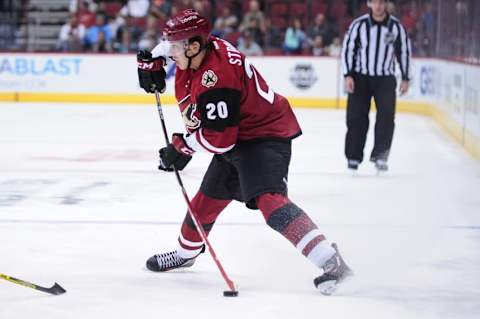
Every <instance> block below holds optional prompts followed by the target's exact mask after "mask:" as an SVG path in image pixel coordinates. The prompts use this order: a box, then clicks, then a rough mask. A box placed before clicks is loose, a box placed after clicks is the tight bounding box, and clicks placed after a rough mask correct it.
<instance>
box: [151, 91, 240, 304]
mask: <svg viewBox="0 0 480 319" xmlns="http://www.w3.org/2000/svg"><path fill="white" fill-rule="evenodd" d="M155 98H156V99H157V110H158V115H159V116H160V123H161V124H162V130H163V137H164V138H165V144H167V145H168V144H169V143H170V140H169V138H168V133H167V127H166V126H165V118H164V117H163V111H162V103H161V101H160V93H159V92H158V91H155ZM173 170H174V172H175V176H176V177H177V181H178V185H179V186H180V189H181V190H182V194H183V198H184V199H185V202H186V203H187V207H188V213H189V214H190V217H192V220H193V223H194V224H195V227H196V228H197V231H198V234H199V235H200V237H201V238H202V240H203V241H204V242H205V244H206V245H207V248H208V251H209V252H210V256H212V258H213V260H214V261H215V264H216V265H217V267H218V270H220V273H221V274H222V277H223V279H224V280H225V283H226V284H227V286H228V288H229V289H230V290H226V291H224V292H223V295H224V296H225V297H236V296H238V290H237V289H236V287H235V283H234V282H233V281H232V280H231V279H230V278H229V277H228V275H227V273H226V272H225V269H223V266H222V264H221V263H220V260H218V258H217V254H216V253H215V251H214V250H213V247H212V245H211V244H210V241H209V240H208V237H207V233H206V232H205V230H204V229H203V227H201V224H200V223H199V218H198V216H197V214H196V213H195V212H194V211H193V209H192V204H191V202H190V199H189V198H188V194H187V191H186V190H185V186H183V182H182V178H181V177H180V173H179V172H178V170H177V169H176V168H175V167H174V168H173Z"/></svg>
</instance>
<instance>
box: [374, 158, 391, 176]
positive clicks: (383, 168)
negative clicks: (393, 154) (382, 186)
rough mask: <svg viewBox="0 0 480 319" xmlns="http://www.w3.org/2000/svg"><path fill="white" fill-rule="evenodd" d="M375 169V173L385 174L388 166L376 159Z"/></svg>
mask: <svg viewBox="0 0 480 319" xmlns="http://www.w3.org/2000/svg"><path fill="white" fill-rule="evenodd" d="M375 168H376V169H377V171H378V172H379V173H380V172H386V171H388V164H387V161H385V160H381V159H378V160H376V161H375Z"/></svg>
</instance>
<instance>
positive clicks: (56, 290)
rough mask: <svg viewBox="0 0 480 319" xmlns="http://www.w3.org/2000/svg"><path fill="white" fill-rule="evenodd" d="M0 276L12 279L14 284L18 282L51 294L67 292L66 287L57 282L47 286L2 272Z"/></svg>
mask: <svg viewBox="0 0 480 319" xmlns="http://www.w3.org/2000/svg"><path fill="white" fill-rule="evenodd" d="M0 278H2V279H5V280H7V281H10V282H13V283H14V284H17V285H21V286H24V287H28V288H32V289H35V290H40V291H43V292H46V293H48V294H51V295H61V294H63V293H66V292H67V291H66V290H65V289H63V288H62V286H60V285H59V284H57V283H55V285H53V286H52V287H50V288H45V287H42V286H38V285H35V284H32V283H31V282H28V281H24V280H21V279H17V278H13V277H10V276H7V275H5V274H2V273H0Z"/></svg>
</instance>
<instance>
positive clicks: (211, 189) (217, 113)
mask: <svg viewBox="0 0 480 319" xmlns="http://www.w3.org/2000/svg"><path fill="white" fill-rule="evenodd" d="M164 38H165V39H166V40H165V42H162V43H160V44H159V45H158V46H157V47H156V48H155V49H154V50H153V51H152V52H153V56H152V53H150V52H147V51H141V52H139V53H138V56H137V58H138V74H139V81H140V86H141V87H142V88H143V89H144V90H145V91H146V92H149V93H154V92H155V90H158V91H160V92H163V91H164V90H165V71H164V69H163V65H164V62H165V61H166V60H167V59H168V58H171V59H173V60H174V61H175V62H176V75H175V95H176V98H177V100H178V105H179V107H180V111H181V113H182V117H183V120H184V122H185V126H186V130H187V134H181V133H175V134H173V137H172V142H171V144H169V145H168V146H167V147H164V148H162V149H161V150H160V152H159V153H160V165H159V169H161V170H165V171H171V170H172V169H173V167H175V168H176V169H177V170H182V169H183V168H184V167H185V166H186V165H187V164H188V162H189V161H190V159H191V158H192V155H194V154H195V153H196V152H202V151H206V152H210V153H213V154H215V155H214V156H213V158H212V161H211V163H210V165H209V167H208V169H207V171H206V173H205V176H204V177H203V181H202V184H201V186H200V190H199V191H198V193H197V194H196V195H195V197H194V198H193V199H192V202H191V203H192V208H193V210H194V211H195V212H196V214H197V215H198V217H199V219H200V220H199V222H200V223H201V224H202V227H203V228H204V230H205V232H206V233H207V234H208V232H210V231H211V229H212V227H213V225H214V223H215V221H216V219H217V217H218V216H219V214H220V213H221V212H222V211H223V210H224V209H225V207H227V205H228V204H229V203H230V202H231V201H232V200H237V201H241V202H244V203H245V204H246V206H247V207H248V208H250V209H259V210H260V211H261V212H262V214H263V216H264V218H265V220H266V222H267V224H268V225H269V226H270V227H271V228H273V229H274V230H276V231H278V232H279V233H280V234H282V235H283V236H284V237H285V238H286V239H287V240H289V241H290V242H291V243H292V244H293V245H294V246H295V247H296V248H297V249H298V250H299V251H300V253H302V254H303V255H304V256H305V257H307V258H308V259H309V260H310V261H311V262H313V263H314V264H315V265H316V266H318V267H319V268H320V269H322V270H323V274H322V275H321V276H319V277H317V278H315V280H314V283H315V286H317V288H318V289H320V290H321V291H322V292H323V293H328V292H329V289H331V288H332V287H334V286H335V284H336V283H338V282H339V281H341V280H343V279H344V278H345V277H346V276H348V275H349V274H351V271H350V269H349V268H348V266H347V265H346V264H345V262H344V261H343V259H342V258H341V256H340V254H339V252H338V250H337V247H336V245H335V244H330V243H328V241H327V240H326V239H325V236H324V235H323V234H322V232H321V231H320V230H319V229H318V228H317V226H316V225H315V223H314V222H313V221H312V220H311V219H310V218H309V216H308V215H307V214H306V213H305V212H304V211H303V210H302V209H301V208H300V207H298V206H297V205H295V204H294V203H293V202H292V201H291V200H290V199H289V197H288V196H287V175H288V166H289V163H290V156H291V140H292V139H294V138H296V137H298V136H299V135H301V129H300V126H299V124H298V122H297V119H296V118H295V115H294V113H293V111H292V108H291V107H290V105H289V103H288V101H287V99H285V98H284V97H283V96H281V95H279V94H277V93H275V92H274V91H273V90H272V89H271V88H270V87H269V86H268V85H267V83H266V82H265V80H264V79H263V78H262V76H261V75H260V74H259V72H258V71H257V70H256V69H255V68H254V67H253V66H252V65H251V64H250V62H249V61H248V59H247V58H245V56H244V55H243V54H241V53H240V52H239V51H238V50H237V49H236V48H235V47H234V46H233V45H231V44H230V43H229V42H227V41H224V40H222V39H219V38H216V37H213V36H211V35H210V26H209V23H208V22H207V20H206V19H205V18H203V17H201V16H200V15H199V14H198V13H197V12H195V11H193V10H185V11H183V12H181V13H179V14H178V15H177V16H174V17H172V18H171V19H170V20H169V21H167V24H166V27H165V29H164ZM203 250H204V243H203V242H202V240H201V237H200V236H199V234H198V233H197V230H196V228H195V225H194V223H193V221H192V220H191V217H190V215H189V214H188V213H187V215H186V217H185V219H184V222H183V224H182V226H181V229H180V235H179V237H178V246H177V249H176V250H174V251H171V252H167V253H161V254H157V255H154V256H152V257H151V258H149V259H148V260H147V264H146V265H147V268H148V269H150V270H152V271H168V270H172V269H175V268H180V267H190V266H192V265H193V264H194V262H195V258H197V257H198V256H199V254H200V253H202V252H203Z"/></svg>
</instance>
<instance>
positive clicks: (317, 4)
mask: <svg viewBox="0 0 480 319" xmlns="http://www.w3.org/2000/svg"><path fill="white" fill-rule="evenodd" d="M327 9H328V4H326V3H325V2H321V1H313V3H312V14H313V16H316V15H317V14H319V13H326V12H327Z"/></svg>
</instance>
